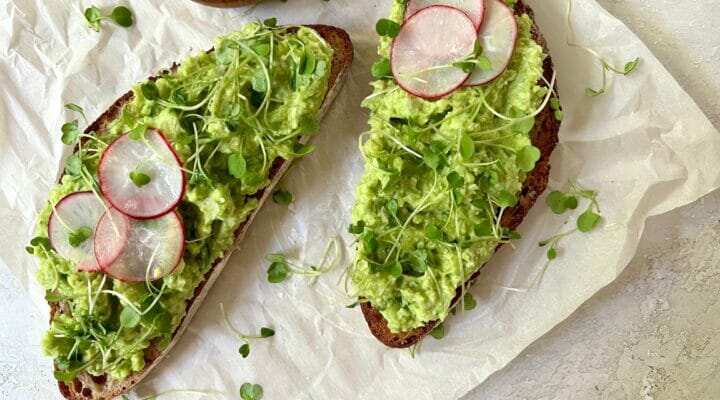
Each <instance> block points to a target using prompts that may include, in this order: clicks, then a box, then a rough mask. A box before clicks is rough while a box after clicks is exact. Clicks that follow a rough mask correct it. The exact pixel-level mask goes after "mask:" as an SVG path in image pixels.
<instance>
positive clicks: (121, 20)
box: [83, 6, 133, 32]
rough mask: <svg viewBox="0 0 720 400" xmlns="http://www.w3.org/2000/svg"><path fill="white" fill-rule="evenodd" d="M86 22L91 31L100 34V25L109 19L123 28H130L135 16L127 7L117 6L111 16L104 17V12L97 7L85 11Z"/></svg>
mask: <svg viewBox="0 0 720 400" xmlns="http://www.w3.org/2000/svg"><path fill="white" fill-rule="evenodd" d="M83 15H84V16H85V21H86V22H87V24H88V27H90V29H92V30H94V31H95V32H100V23H101V22H102V21H103V20H105V19H109V20H112V21H113V22H115V23H116V24H118V25H120V26H122V27H125V28H127V27H130V26H132V24H133V16H132V12H131V11H130V9H128V8H127V7H125V6H117V7H115V8H113V10H112V11H111V12H110V14H109V15H103V13H102V10H100V9H99V8H98V7H96V6H91V7H88V8H86V9H85V11H84V12H83Z"/></svg>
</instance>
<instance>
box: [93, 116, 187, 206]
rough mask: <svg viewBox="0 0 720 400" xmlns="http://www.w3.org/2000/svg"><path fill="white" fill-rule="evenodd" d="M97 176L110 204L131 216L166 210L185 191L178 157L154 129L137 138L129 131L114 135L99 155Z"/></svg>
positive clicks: (175, 204) (179, 198)
mask: <svg viewBox="0 0 720 400" xmlns="http://www.w3.org/2000/svg"><path fill="white" fill-rule="evenodd" d="M98 178H99V180H100V188H101V189H102V192H103V194H104V195H105V197H106V198H107V200H108V201H109V202H110V204H112V205H113V207H115V208H116V209H118V210H119V211H120V212H122V213H124V214H127V215H129V216H131V217H133V218H139V219H150V218H155V217H158V216H160V215H163V214H166V213H168V212H170V211H171V210H172V209H173V208H175V206H177V205H178V203H179V202H180V200H181V199H182V197H183V195H184V194H185V174H184V173H183V170H182V167H181V162H180V159H179V158H178V156H177V154H176V153H175V151H174V150H173V149H172V147H171V146H170V144H169V143H168V141H167V139H165V136H164V135H163V134H162V133H161V132H160V131H158V130H155V129H148V130H147V131H146V132H145V135H144V137H142V138H139V139H137V140H135V139H133V138H132V137H131V136H130V134H129V133H126V134H124V135H122V136H120V137H118V138H117V139H115V141H114V142H112V143H111V144H110V145H109V146H108V148H107V149H105V153H103V156H102V158H101V159H100V165H99V166H98Z"/></svg>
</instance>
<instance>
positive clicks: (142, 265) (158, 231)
mask: <svg viewBox="0 0 720 400" xmlns="http://www.w3.org/2000/svg"><path fill="white" fill-rule="evenodd" d="M111 221H112V222H111ZM113 223H115V224H116V226H118V230H119V231H120V232H121V233H120V234H117V233H116V231H115V228H114V227H113ZM125 229H126V230H125ZM124 230H125V232H127V236H124V235H123V234H122V232H123V231H124ZM106 248H109V249H118V248H119V249H120V251H119V252H116V251H114V250H111V251H105V250H104V249H106ZM184 252H185V228H184V227H183V223H182V221H181V220H180V216H179V215H178V214H177V213H175V212H171V213H167V214H165V215H163V216H162V217H159V218H154V219H145V220H142V219H136V218H132V217H129V216H127V215H124V214H122V213H121V212H119V211H118V210H116V209H114V208H113V209H110V211H109V213H105V214H104V215H103V216H102V218H100V222H99V223H98V227H97V229H96V233H95V256H96V257H97V260H98V264H100V267H101V268H102V270H103V271H105V273H106V274H108V275H110V276H112V277H113V278H116V279H120V280H122V281H127V282H142V281H145V280H146V279H147V280H151V281H153V280H157V279H160V278H162V277H164V276H167V275H168V274H170V273H172V272H173V271H174V270H175V268H176V267H177V266H178V264H180V260H181V259H182V256H183V253H184Z"/></svg>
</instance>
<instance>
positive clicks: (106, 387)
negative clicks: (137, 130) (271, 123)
mask: <svg viewBox="0 0 720 400" xmlns="http://www.w3.org/2000/svg"><path fill="white" fill-rule="evenodd" d="M308 27H309V28H312V29H314V30H315V31H316V32H318V33H319V34H320V35H321V36H322V37H323V38H324V39H325V41H327V42H328V44H330V46H332V48H333V50H334V56H333V62H332V67H331V69H330V77H329V81H328V91H327V93H326V95H325V99H324V101H323V103H322V106H321V107H320V111H319V115H318V118H319V119H320V118H322V117H323V116H324V115H325V114H326V113H327V111H328V109H329V108H330V105H331V104H332V102H333V100H334V99H335V96H337V94H338V93H339V91H340V89H341V88H342V86H343V84H344V83H345V80H346V79H347V75H348V71H349V69H350V65H351V63H352V60H353V45H352V42H351V41H350V36H349V35H348V34H347V32H345V31H344V30H342V29H340V28H336V27H333V26H328V25H309V26H308ZM211 51H212V50H211ZM175 68H177V65H174V66H173V67H172V69H175ZM151 79H154V78H151ZM132 98H133V93H132V91H131V92H128V93H126V94H125V95H123V96H122V97H121V98H119V99H118V100H117V101H116V102H115V103H114V104H113V105H112V106H110V108H109V109H108V110H107V111H105V113H103V114H102V115H101V116H100V117H99V118H98V119H97V120H96V121H95V122H93V123H92V124H91V125H90V126H89V127H88V128H87V130H86V132H88V133H89V132H99V131H102V130H103V128H104V127H105V126H106V125H107V124H108V123H110V122H111V121H112V120H113V119H115V117H116V116H117V115H118V113H119V112H120V111H121V110H122V108H123V106H124V105H125V104H126V103H128V102H129V101H130V100H132ZM301 141H307V136H304V137H302V138H301ZM288 167H290V160H283V159H282V158H277V159H275V161H274V162H273V164H272V167H271V169H270V180H271V183H270V185H268V186H267V187H266V188H265V189H263V190H260V191H258V192H257V193H255V195H254V197H256V198H258V199H259V205H258V207H257V208H256V209H255V210H254V211H253V212H252V213H251V214H250V215H249V216H248V218H247V220H246V221H245V222H244V223H243V224H242V225H240V227H239V228H238V229H237V230H236V231H235V238H236V239H235V244H234V245H233V246H232V247H231V248H230V249H228V251H227V253H226V254H225V256H224V257H223V258H222V259H218V260H215V262H214V263H213V266H212V268H210V270H209V271H208V272H207V273H206V274H205V277H204V280H203V281H202V282H201V283H200V284H199V285H198V286H197V287H196V288H195V293H194V295H193V297H192V298H190V299H189V300H188V301H187V303H186V306H185V307H186V312H185V316H184V317H183V319H182V321H181V322H180V325H179V326H178V327H177V329H176V330H175V332H174V333H173V338H172V341H171V342H170V344H169V345H168V346H167V347H166V348H164V349H161V348H160V347H159V342H160V341H159V340H155V341H153V342H151V344H150V347H149V348H147V349H146V350H145V368H144V369H143V370H141V371H138V372H135V373H133V374H131V375H130V376H128V377H127V378H126V379H124V380H115V379H112V378H111V377H109V376H107V375H104V376H99V377H98V376H92V375H90V374H88V373H87V372H80V373H78V375H77V377H76V378H75V380H73V381H72V382H71V383H70V384H66V383H64V382H60V381H59V382H58V386H59V387H60V392H61V393H62V395H63V396H65V398H67V399H71V400H106V399H112V398H115V397H117V396H120V395H121V394H123V393H125V392H127V391H128V390H130V389H131V388H132V387H133V386H135V385H136V384H137V383H138V382H140V380H142V379H143V378H144V377H145V376H146V375H147V374H148V373H149V372H150V370H152V369H153V367H155V366H156V365H157V364H158V362H159V361H160V360H161V359H162V358H163V356H165V354H167V353H168V352H169V351H170V349H171V348H172V346H173V345H174V344H175V343H176V342H177V341H178V340H179V338H180V336H181V335H182V333H183V332H184V331H185V329H186V328H187V326H188V325H189V323H190V320H191V319H192V317H193V315H194V314H195V312H197V310H198V308H199V307H200V304H201V303H202V301H203V299H204V298H205V296H206V295H207V293H208V291H209V290H210V288H211V287H212V285H213V283H214V282H215V280H217V278H218V276H220V273H221V272H222V270H223V268H224V267H225V265H226V264H227V261H228V259H229V258H230V255H231V254H232V250H233V249H235V248H237V246H238V245H239V243H240V241H241V240H242V239H243V237H244V236H245V233H246V232H247V230H248V228H249V226H250V224H251V223H252V221H253V219H254V218H255V216H256V215H257V213H258V210H259V209H260V208H261V207H262V205H263V203H264V202H265V201H266V200H267V198H268V197H269V196H270V195H271V194H272V192H273V188H274V187H275V185H276V184H277V182H278V181H279V180H280V178H281V177H282V175H283V173H285V171H286V170H287V169H288ZM50 308H51V310H50V319H51V321H52V319H53V318H54V316H55V315H56V314H57V313H61V312H62V310H63V304H62V303H50Z"/></svg>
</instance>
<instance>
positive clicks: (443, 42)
mask: <svg viewBox="0 0 720 400" xmlns="http://www.w3.org/2000/svg"><path fill="white" fill-rule="evenodd" d="M476 39H477V31H476V30H475V25H473V22H472V21H471V20H470V18H469V17H468V16H467V15H466V14H465V13H464V12H462V11H460V10H458V9H457V8H452V7H448V6H431V7H427V8H424V9H422V10H420V11H418V12H416V13H415V14H414V15H412V16H411V17H410V18H408V20H407V21H405V23H403V26H402V28H401V29H400V33H399V34H398V36H397V37H396V38H395V40H393V44H392V48H391V50H390V64H391V67H392V72H393V76H394V77H395V81H396V82H397V83H398V85H400V87H402V88H403V89H405V90H406V91H408V92H409V93H410V94H413V95H415V96H418V97H423V98H426V99H436V98H440V97H442V96H445V95H446V94H448V93H450V92H452V91H454V90H455V89H457V88H458V87H460V86H462V84H463V83H465V81H466V80H467V79H468V78H469V76H470V74H469V73H466V72H463V71H462V69H460V68H456V67H453V66H452V64H453V63H454V62H457V61H460V60H462V59H464V58H465V57H467V56H468V55H470V54H472V52H473V49H474V47H475V41H476Z"/></svg>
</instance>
